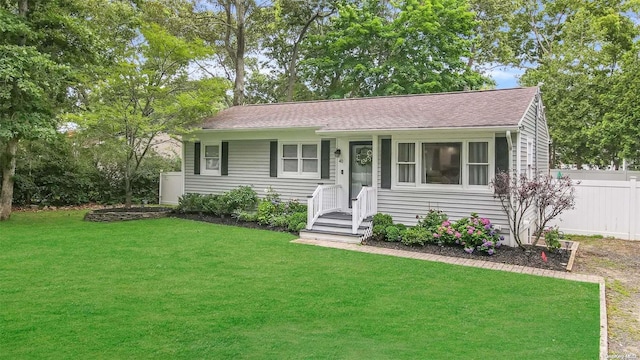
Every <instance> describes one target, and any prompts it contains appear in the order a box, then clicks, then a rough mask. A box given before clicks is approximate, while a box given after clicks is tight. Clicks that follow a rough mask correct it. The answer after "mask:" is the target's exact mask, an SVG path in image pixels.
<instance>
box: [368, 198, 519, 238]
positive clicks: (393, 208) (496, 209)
mask: <svg viewBox="0 0 640 360" xmlns="http://www.w3.org/2000/svg"><path fill="white" fill-rule="evenodd" d="M430 209H434V210H441V211H444V212H445V213H446V214H447V215H449V218H451V219H452V220H458V219H460V218H463V217H468V216H469V215H471V213H472V212H475V213H478V215H480V216H481V217H486V218H489V219H490V220H491V222H493V223H494V224H498V225H501V226H502V229H503V234H504V235H506V234H508V225H509V223H508V222H507V217H506V215H505V214H504V212H503V211H502V208H501V207H500V203H499V202H498V201H497V200H494V198H493V195H492V194H489V193H477V192H473V191H469V192H446V191H435V190H423V189H415V190H414V191H411V190H390V189H378V211H379V212H382V213H387V214H390V215H392V216H393V219H394V221H397V222H400V223H403V224H405V225H415V224H416V221H417V219H416V216H424V215H426V214H427V212H428V211H429V210H430ZM505 230H506V231H505Z"/></svg>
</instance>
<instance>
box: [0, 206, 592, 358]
mask: <svg viewBox="0 0 640 360" xmlns="http://www.w3.org/2000/svg"><path fill="white" fill-rule="evenodd" d="M82 214H83V213H82V212H47V213H14V215H13V217H12V219H11V220H10V221H9V222H8V223H0V358H10V359H19V358H80V359H93V358H109V359H112V358H154V359H155V358H186V359H194V358H212V359H221V358H231V359H237V358H243V359H307V358H311V359H329V358H340V359H454V358H458V359H597V357H598V338H599V305H598V285H597V284H587V283H577V282H570V281H563V280H559V279H550V278H542V277H535V276H528V275H519V274H512V273H505V272H499V271H490V270H483V269H474V268H466V267H459V266H451V265H446V264H440V263H431V262H425V261H418V260H411V259H402V258H394V257H389V256H380V255H371V254H364V253H357V252H348V251H341V250H335V249H327V248H320V247H314V246H307V245H298V244H291V243H290V242H289V241H291V240H292V239H294V236H292V235H289V234H282V233H275V232H269V231H262V230H249V229H243V228H236V227H227V226H218V225H211V224H206V223H198V222H192V221H186V220H179V219H159V220H144V221H132V222H122V223H111V224H100V223H85V222H83V221H82V220H81V217H82Z"/></svg>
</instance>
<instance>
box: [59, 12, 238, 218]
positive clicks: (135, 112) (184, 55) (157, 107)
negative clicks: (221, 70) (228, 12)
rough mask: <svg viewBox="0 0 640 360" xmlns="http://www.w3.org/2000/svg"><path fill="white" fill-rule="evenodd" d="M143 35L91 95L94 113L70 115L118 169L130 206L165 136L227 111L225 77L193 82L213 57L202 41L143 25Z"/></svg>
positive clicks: (106, 161)
mask: <svg viewBox="0 0 640 360" xmlns="http://www.w3.org/2000/svg"><path fill="white" fill-rule="evenodd" d="M140 35H141V36H140V37H138V38H136V39H134V40H132V41H131V43H130V44H129V45H128V46H127V47H125V49H124V53H123V54H119V55H120V59H119V62H118V64H117V66H115V67H114V69H113V70H114V71H113V74H112V75H111V76H107V77H106V78H105V79H104V80H103V81H101V82H98V83H97V84H96V85H95V87H94V88H92V89H91V92H90V93H89V95H88V96H87V99H88V101H87V102H88V111H86V112H84V113H82V114H80V115H79V116H76V117H73V116H72V117H70V118H69V120H72V121H74V122H76V123H78V124H80V127H81V130H80V132H81V133H82V134H83V136H85V137H87V138H88V142H87V143H88V144H93V146H94V147H95V148H96V149H97V150H98V151H99V153H100V166H101V167H106V166H114V165H115V166H114V168H115V169H117V170H118V172H119V173H120V174H121V177H122V179H123V184H124V188H125V194H126V195H125V207H130V206H131V204H132V197H133V193H134V189H133V184H134V183H135V181H136V180H137V178H138V176H139V170H140V167H141V165H142V163H143V161H144V159H145V157H146V156H147V155H148V154H149V153H151V152H152V149H153V146H154V144H156V143H157V138H158V136H159V135H160V134H162V133H166V134H172V135H174V134H184V133H187V132H188V131H189V128H191V127H193V126H196V125H197V124H199V123H201V122H202V119H203V118H204V117H206V116H209V115H211V114H213V113H215V112H216V111H217V110H218V109H219V108H221V107H222V102H223V101H224V99H225V91H226V90H227V87H228V86H227V85H228V84H227V83H226V81H224V80H223V79H220V78H201V79H197V80H194V79H191V78H190V77H189V75H190V74H189V72H190V71H189V66H190V65H191V64H192V62H193V61H194V60H197V59H202V58H206V57H209V56H211V53H210V50H209V49H208V47H207V46H206V45H205V44H204V42H203V41H201V40H198V39H196V40H192V41H189V40H186V39H183V38H179V37H176V36H174V35H172V34H170V33H169V32H168V31H167V30H166V29H164V28H162V27H161V26H160V25H158V24H156V23H143V25H142V26H141V29H140Z"/></svg>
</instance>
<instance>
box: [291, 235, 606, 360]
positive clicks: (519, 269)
mask: <svg viewBox="0 0 640 360" xmlns="http://www.w3.org/2000/svg"><path fill="white" fill-rule="evenodd" d="M292 242H293V243H296V244H306V245H316V246H322V247H328V248H334V249H342V250H350V251H358V252H363V253H369V254H379V255H389V256H397V257H403V258H409V259H417V260H427V261H437V262H442V263H447V264H453V265H461V266H470V267H476V268H482V269H491V270H500V271H509V272H515V273H522V274H530V275H536V276H546V277H553V278H558V279H565V280H571V281H580V282H588V283H595V284H600V359H607V354H608V347H607V304H606V298H605V283H604V278H603V277H601V276H597V275H586V274H575V273H568V272H562V271H555V270H545V269H538V268H533V267H527V266H520V265H509V264H502V263H494V262H490V261H483V260H473V259H464V258H455V257H449V256H442V255H435V254H427V253H418V252H412V251H406V250H395V249H386V248H378V247H374V246H363V245H359V244H348V243H341V242H336V241H326V240H311V239H297V240H293V241H292Z"/></svg>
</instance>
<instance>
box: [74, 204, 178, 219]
mask: <svg viewBox="0 0 640 360" xmlns="http://www.w3.org/2000/svg"><path fill="white" fill-rule="evenodd" d="M171 211H173V209H172V208H165V207H132V208H112V209H97V210H92V211H89V212H88V213H87V214H86V215H85V216H84V220H85V221H94V222H112V221H128V220H140V219H157V218H162V217H167V216H168V215H169V213H171Z"/></svg>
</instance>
